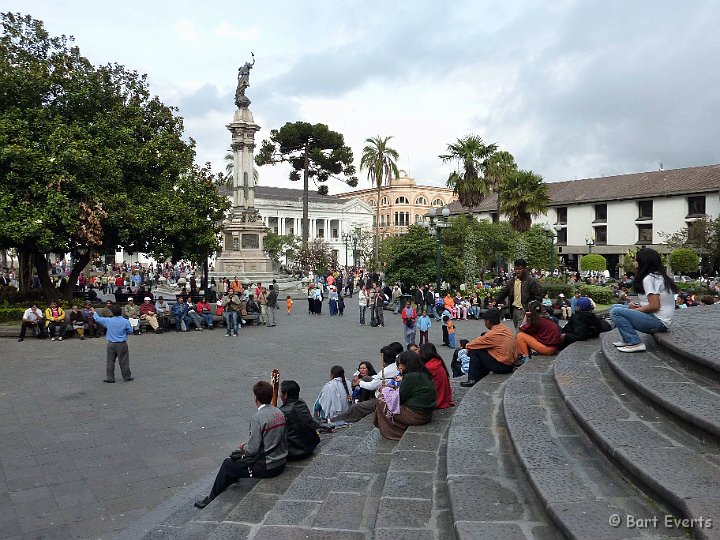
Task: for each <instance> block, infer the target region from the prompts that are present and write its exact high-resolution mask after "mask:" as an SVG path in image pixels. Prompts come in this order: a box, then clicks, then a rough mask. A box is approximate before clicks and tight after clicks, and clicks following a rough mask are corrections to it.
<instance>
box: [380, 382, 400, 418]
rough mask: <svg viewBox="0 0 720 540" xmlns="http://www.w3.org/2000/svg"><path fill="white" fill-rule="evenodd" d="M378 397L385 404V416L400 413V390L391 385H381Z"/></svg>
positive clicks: (389, 416)
mask: <svg viewBox="0 0 720 540" xmlns="http://www.w3.org/2000/svg"><path fill="white" fill-rule="evenodd" d="M380 399H381V400H382V402H383V403H384V404H385V416H387V417H388V418H392V417H393V416H395V415H396V414H400V392H399V391H398V390H397V389H396V388H393V387H391V386H383V388H382V390H381V391H380Z"/></svg>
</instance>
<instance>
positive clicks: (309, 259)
mask: <svg viewBox="0 0 720 540" xmlns="http://www.w3.org/2000/svg"><path fill="white" fill-rule="evenodd" d="M331 263H332V255H331V253H330V248H329V247H328V245H327V244H326V243H325V242H324V241H323V240H322V239H321V238H316V239H315V240H313V241H312V242H311V243H310V244H308V247H307V248H300V250H299V251H298V252H297V257H296V259H295V266H296V267H297V268H298V269H300V270H302V271H305V272H307V271H313V272H315V273H316V274H324V273H325V272H327V270H328V269H329V268H330V267H331Z"/></svg>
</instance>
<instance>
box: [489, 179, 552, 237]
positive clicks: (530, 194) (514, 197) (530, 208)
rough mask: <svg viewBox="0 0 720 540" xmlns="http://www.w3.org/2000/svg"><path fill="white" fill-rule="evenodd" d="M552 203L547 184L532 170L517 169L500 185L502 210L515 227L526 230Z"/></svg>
mask: <svg viewBox="0 0 720 540" xmlns="http://www.w3.org/2000/svg"><path fill="white" fill-rule="evenodd" d="M549 204H550V197H549V196H548V188H547V184H545V183H544V182H543V179H542V176H540V175H539V174H535V173H534V172H532V171H522V170H520V171H516V172H514V173H512V174H511V175H510V176H508V177H507V178H505V179H504V180H503V182H502V184H501V185H500V210H501V211H502V213H503V214H505V215H506V216H507V217H508V219H509V220H510V224H511V225H512V227H513V229H515V230H516V231H518V232H525V231H527V230H529V229H530V226H531V225H532V218H533V217H537V216H539V215H540V214H542V213H543V212H545V210H547V207H548V205H549Z"/></svg>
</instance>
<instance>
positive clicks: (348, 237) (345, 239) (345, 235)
mask: <svg viewBox="0 0 720 540" xmlns="http://www.w3.org/2000/svg"><path fill="white" fill-rule="evenodd" d="M351 241H352V235H351V234H350V233H346V232H344V233H342V242H343V244H345V269H346V270H347V266H348V257H347V252H348V244H349V243H350V242H351Z"/></svg>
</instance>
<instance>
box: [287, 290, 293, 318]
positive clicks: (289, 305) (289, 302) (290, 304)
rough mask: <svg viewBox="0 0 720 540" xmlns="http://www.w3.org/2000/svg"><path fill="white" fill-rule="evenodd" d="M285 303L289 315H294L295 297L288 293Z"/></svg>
mask: <svg viewBox="0 0 720 540" xmlns="http://www.w3.org/2000/svg"><path fill="white" fill-rule="evenodd" d="M285 305H287V312H288V315H292V308H293V299H292V296H290V295H289V294H288V295H287V298H286V299H285Z"/></svg>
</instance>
